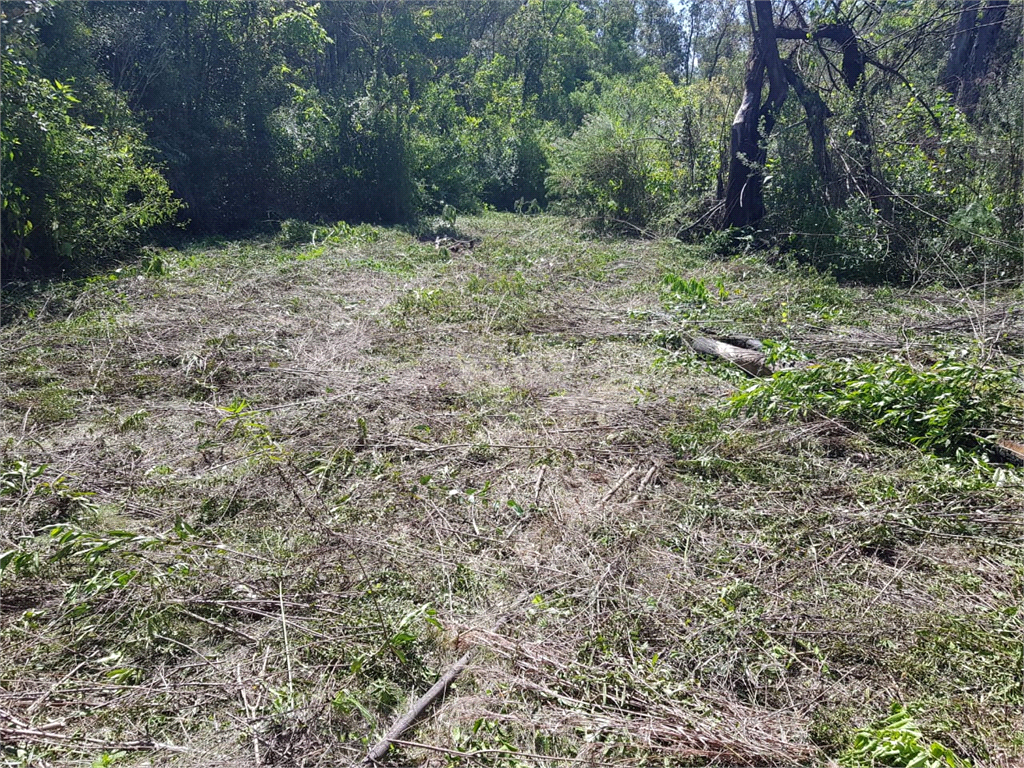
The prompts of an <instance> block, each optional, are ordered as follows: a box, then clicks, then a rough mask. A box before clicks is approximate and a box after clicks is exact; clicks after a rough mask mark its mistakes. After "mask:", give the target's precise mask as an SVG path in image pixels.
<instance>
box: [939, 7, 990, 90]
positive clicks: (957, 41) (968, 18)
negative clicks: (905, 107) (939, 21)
mask: <svg viewBox="0 0 1024 768" xmlns="http://www.w3.org/2000/svg"><path fill="white" fill-rule="evenodd" d="M980 5H981V0H966V2H963V3H962V4H961V9H960V16H959V17H958V18H957V22H956V30H955V31H954V32H953V40H952V41H951V42H950V44H949V59H948V60H947V61H946V66H945V68H943V70H942V76H941V77H940V78H939V84H940V85H941V86H942V87H943V88H945V89H946V90H947V91H949V93H950V94H951V95H952V96H953V98H954V99H957V98H958V97H959V95H960V88H961V86H962V85H963V82H964V74H965V73H966V72H967V62H968V61H970V58H971V48H973V47H974V35H975V31H976V29H977V26H978V7H979V6H980Z"/></svg>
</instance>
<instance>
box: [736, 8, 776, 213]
mask: <svg viewBox="0 0 1024 768" xmlns="http://www.w3.org/2000/svg"><path fill="white" fill-rule="evenodd" d="M748 20H749V22H750V30H751V33H752V36H753V45H752V47H751V51H750V57H749V59H748V61H747V74H746V78H745V79H744V84H743V85H744V90H743V102H742V103H741V104H740V108H739V109H738V110H737V112H736V117H735V118H733V121H732V129H731V132H730V137H729V183H728V187H727V188H726V192H725V206H724V218H723V223H724V225H725V226H726V227H746V226H750V225H751V224H755V223H757V222H758V221H760V220H761V219H762V218H763V217H764V212H765V210H764V164H765V160H766V159H767V146H766V143H765V142H766V140H767V138H768V137H769V136H770V135H771V132H772V129H773V128H774V127H775V121H776V120H777V119H778V115H779V111H780V110H781V109H782V105H783V103H785V101H786V94H787V93H788V91H789V82H788V80H787V79H786V72H785V70H784V69H783V66H782V59H781V58H779V48H778V43H777V41H776V36H775V22H774V20H773V18H772V5H771V0H754V4H753V10H752V11H751V9H750V7H749V5H748ZM765 77H767V79H768V95H767V96H766V97H765V98H764V100H763V101H762V97H761V92H762V91H763V90H764V83H765Z"/></svg>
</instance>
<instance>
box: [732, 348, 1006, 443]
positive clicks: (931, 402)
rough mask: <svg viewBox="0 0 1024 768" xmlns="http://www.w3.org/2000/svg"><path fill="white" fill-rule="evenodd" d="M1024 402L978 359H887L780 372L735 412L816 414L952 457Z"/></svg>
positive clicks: (746, 395)
mask: <svg viewBox="0 0 1024 768" xmlns="http://www.w3.org/2000/svg"><path fill="white" fill-rule="evenodd" d="M1020 397H1021V391H1020V382H1019V381H1017V380H1016V379H1015V377H1014V376H1013V373H1012V372H1010V371H1007V370H1004V369H997V368H993V367H991V366H989V365H986V364H984V363H980V362H977V361H974V360H970V359H966V358H962V357H950V358H946V359H943V360H940V361H938V362H936V363H935V364H934V365H932V366H931V367H929V368H925V369H918V368H915V367H914V366H911V365H909V364H907V363H905V362H902V361H899V360H895V359H891V358H883V359H880V360H835V361H831V362H828V363H824V364H821V365H815V366H812V367H810V368H806V369H800V370H793V371H785V372H780V373H777V374H776V375H775V376H774V377H773V378H771V379H765V380H761V381H757V382H756V383H754V384H751V385H750V386H748V387H747V388H745V389H743V390H741V391H740V392H739V393H737V394H736V395H734V396H733V398H732V407H733V409H734V411H736V412H745V413H751V414H756V415H758V416H762V417H765V418H768V417H772V416H783V417H793V416H806V415H808V414H810V413H815V412H817V413H821V414H824V415H827V416H831V417H835V418H839V419H844V420H846V421H848V422H850V423H852V424H855V425H856V426H858V427H860V428H862V429H864V430H866V431H867V432H869V433H870V434H873V435H875V436H876V437H878V438H880V439H882V440H884V441H887V442H892V443H900V442H909V443H913V444H914V445H917V446H919V447H921V448H923V449H925V450H929V451H934V452H936V453H953V452H955V451H956V450H957V449H959V448H966V447H971V446H975V445H977V444H978V443H979V442H980V441H982V440H983V439H984V438H985V437H986V436H988V435H989V434H990V433H991V430H993V429H994V428H996V427H997V426H999V425H1002V424H1005V423H1006V420H1007V417H1008V416H1009V414H1011V413H1013V412H1014V408H1013V406H1012V405H1011V401H1012V400H1014V399H1016V400H1017V401H1019V400H1020Z"/></svg>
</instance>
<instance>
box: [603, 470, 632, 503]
mask: <svg viewBox="0 0 1024 768" xmlns="http://www.w3.org/2000/svg"><path fill="white" fill-rule="evenodd" d="M638 469H639V467H631V468H630V469H629V471H628V472H626V474H624V475H623V476H622V477H620V478H619V482H617V483H616V484H615V485H613V486H612V487H611V488H610V489H609V490H608V493H606V494H605V495H604V496H603V497H602V499H601V503H602V504H604V503H605V502H606V501H608V499H610V498H611V497H612V496H613V495H615V492H616V491H617V490H619V488H621V487H622V486H623V484H624V483H625V482H626V481H627V480H629V478H631V477H632V476H633V475H635V474H636V472H637V470H638Z"/></svg>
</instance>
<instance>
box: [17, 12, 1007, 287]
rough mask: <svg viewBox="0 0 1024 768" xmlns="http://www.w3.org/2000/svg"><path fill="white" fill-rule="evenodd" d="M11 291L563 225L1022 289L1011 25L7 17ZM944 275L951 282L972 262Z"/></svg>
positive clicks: (983, 21)
mask: <svg viewBox="0 0 1024 768" xmlns="http://www.w3.org/2000/svg"><path fill="white" fill-rule="evenodd" d="M2 14H3V17H2V24H3V30H4V42H3V87H4V94H5V100H4V111H3V126H2V128H3V134H2V143H3V147H2V152H3V154H2V159H3V163H4V171H5V172H4V174H3V236H2V244H3V255H4V270H3V271H4V277H5V279H11V278H18V277H23V276H31V275H52V274H57V273H59V272H62V271H69V270H70V271H74V270H75V269H77V268H79V267H81V266H83V265H86V264H88V263H91V262H92V261H94V260H96V259H98V258H103V257H104V256H106V255H116V254H118V253H122V252H126V251H130V250H131V248H133V247H134V246H136V245H137V244H138V243H139V242H140V241H141V238H142V237H143V236H144V235H145V233H147V232H150V231H151V230H153V229H154V228H157V231H159V230H160V228H163V229H164V230H166V228H167V227H169V226H170V225H172V224H174V223H177V224H178V225H181V226H186V227H187V228H188V230H189V231H190V232H192V233H195V234H203V233H207V234H208V233H224V232H239V231H246V230H254V229H259V228H261V227H268V226H272V225H273V224H274V223H276V222H281V221H284V220H287V219H299V220H304V221H321V222H334V221H339V220H346V221H371V222H380V223H401V222H411V221H414V220H416V219H417V217H420V216H422V215H424V214H433V213H437V212H439V211H441V210H442V209H444V208H445V206H451V207H453V208H455V209H457V210H460V211H474V210H478V209H480V208H481V207H482V206H491V207H495V208H499V209H507V210H512V209H515V208H517V207H529V206H530V205H531V204H535V205H536V206H538V207H546V206H550V207H551V208H552V209H555V210H562V211H565V212H568V213H572V214H576V215H583V216H586V217H588V218H590V219H591V220H592V221H593V223H594V224H595V225H596V226H597V227H599V228H606V229H607V228H612V229H621V230H623V231H629V232H636V233H640V234H644V233H653V232H661V233H669V234H678V235H686V236H701V235H703V234H705V233H706V232H708V231H710V230H712V229H715V228H722V227H725V228H728V227H739V228H743V227H754V228H756V229H757V230H759V231H762V232H764V233H766V235H767V236H768V237H770V238H772V239H773V240H774V241H775V242H777V243H778V244H780V245H781V246H782V247H786V248H789V249H792V250H794V251H795V252H797V253H798V255H799V257H800V258H805V259H807V260H810V261H812V262H815V263H820V264H826V265H829V266H833V267H836V268H837V269H840V270H844V269H845V270H849V271H850V272H851V273H854V274H856V275H858V276H874V277H882V278H887V277H898V278H908V277H918V276H921V275H923V274H926V273H928V274H931V276H933V277H934V276H941V275H940V274H939V273H957V274H962V273H963V272H964V271H965V270H966V271H968V272H969V271H971V270H978V269H980V270H984V271H992V270H995V271H999V272H1007V271H1008V270H1013V269H1015V268H1019V264H1018V263H1017V262H1019V258H1017V259H1016V261H1015V259H1014V254H1015V253H1019V243H1020V241H1021V234H1020V233H1021V228H1022V203H1021V197H1022V182H1021V174H1022V164H1024V128H1022V125H1021V122H1022V116H1021V112H1020V109H1019V104H1020V103H1021V101H1022V100H1024V77H1022V72H1021V68H1020V66H1019V61H1020V57H1021V52H1022V45H1021V29H1022V23H1021V15H1022V14H1021V7H1020V6H1019V5H1013V4H1010V3H1009V2H1008V1H1007V0H984V1H982V0H962V2H958V3H954V4H949V3H936V2H934V0H910V1H908V2H900V3H892V2H884V3H868V2H864V1H863V0H830V1H829V2H823V1H821V0H785V1H783V2H779V1H778V0H776V2H771V1H770V0H752V2H738V1H736V0H717V1H716V2H698V1H697V0H692V1H691V2H683V3H681V4H675V3H673V2H670V0H585V1H583V2H569V1H568V0H525V2H510V1H509V0H471V1H470V2H440V1H438V2H397V1H396V0H374V1H370V0H368V1H367V2H344V3H342V2H334V3H332V2H327V3H313V2H308V1H307V0H287V1H286V0H260V1H259V2H241V1H239V0H232V1H230V2H214V1H206V0H198V1H195V2H187V3H177V2H119V3H107V2H62V3H55V2H51V0H30V1H29V2H9V3H8V2H5V3H4V5H3V11H2ZM949 254H955V256H950V255H949Z"/></svg>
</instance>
